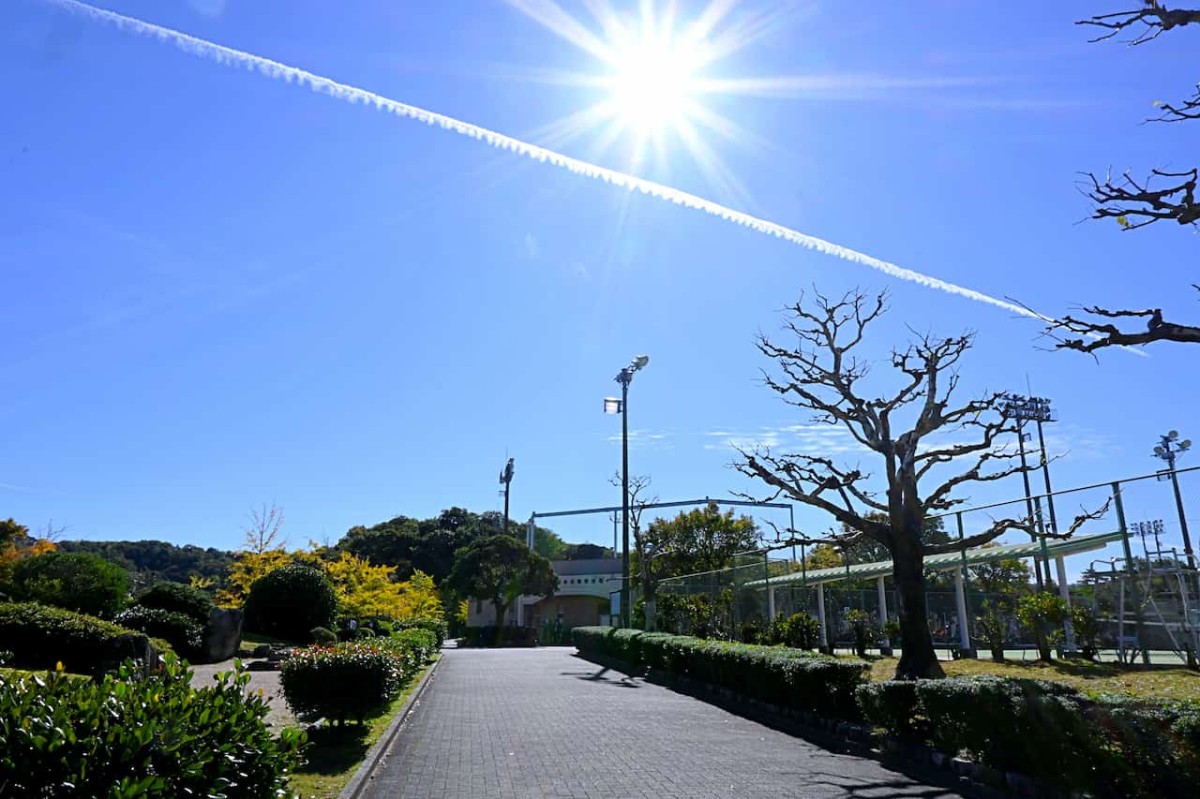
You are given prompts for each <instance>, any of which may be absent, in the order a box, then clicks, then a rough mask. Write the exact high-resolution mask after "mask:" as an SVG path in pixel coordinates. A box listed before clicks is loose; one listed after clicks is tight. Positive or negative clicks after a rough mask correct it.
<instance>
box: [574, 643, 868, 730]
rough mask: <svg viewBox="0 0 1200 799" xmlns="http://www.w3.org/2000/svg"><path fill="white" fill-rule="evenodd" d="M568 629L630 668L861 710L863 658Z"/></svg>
mask: <svg viewBox="0 0 1200 799" xmlns="http://www.w3.org/2000/svg"><path fill="white" fill-rule="evenodd" d="M572 633H573V638H574V641H575V645H576V646H577V647H578V648H579V650H580V652H581V653H583V654H585V655H587V654H598V655H604V656H607V657H612V658H616V659H619V660H621V661H623V662H624V663H626V664H628V666H629V667H630V668H632V669H639V668H643V667H647V666H648V667H650V668H652V669H661V670H663V671H664V672H666V673H669V674H673V675H677V676H682V677H686V678H688V679H690V680H694V681H696V682H699V683H706V684H708V685H713V686H717V687H721V688H728V689H729V690H731V691H733V692H735V693H737V694H741V695H742V696H745V697H749V698H751V699H758V700H760V701H763V702H768V703H770V704H774V705H778V706H780V707H785V708H791V709H797V710H810V711H814V712H817V713H824V714H827V715H830V716H835V717H838V718H846V719H854V718H857V717H858V715H859V712H858V705H857V703H856V701H855V696H854V692H855V689H857V688H858V686H859V685H861V684H863V682H864V681H865V680H866V673H867V668H868V667H867V665H866V664H865V663H859V662H850V661H845V660H838V659H835V658H831V657H824V656H817V655H813V654H811V653H809V652H805V651H803V650H798V649H790V648H786V647H771V646H754V645H750V644H734V643H730V642H727V641H705V640H702V639H698V638H692V637H690V636H683V635H669V634H666V633H644V632H642V631H640V630H613V629H609V628H606V627H577V628H575V630H573V631H572Z"/></svg>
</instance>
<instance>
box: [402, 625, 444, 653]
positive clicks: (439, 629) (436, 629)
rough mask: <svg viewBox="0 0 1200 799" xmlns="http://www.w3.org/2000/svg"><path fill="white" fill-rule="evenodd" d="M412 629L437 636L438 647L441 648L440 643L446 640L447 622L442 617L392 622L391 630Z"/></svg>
mask: <svg viewBox="0 0 1200 799" xmlns="http://www.w3.org/2000/svg"><path fill="white" fill-rule="evenodd" d="M412 629H418V630H428V631H429V632H431V633H433V634H434V635H435V636H436V637H437V648H438V649H441V648H442V643H443V642H444V641H445V640H446V632H447V624H446V622H445V621H443V620H442V619H404V620H402V621H394V622H392V630H393V631H395V632H400V631H401V630H412Z"/></svg>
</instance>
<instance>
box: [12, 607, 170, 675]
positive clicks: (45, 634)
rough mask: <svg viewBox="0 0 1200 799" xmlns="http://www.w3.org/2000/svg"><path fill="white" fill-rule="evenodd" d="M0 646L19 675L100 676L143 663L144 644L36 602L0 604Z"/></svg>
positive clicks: (128, 633)
mask: <svg viewBox="0 0 1200 799" xmlns="http://www.w3.org/2000/svg"><path fill="white" fill-rule="evenodd" d="M0 641H2V642H3V644H4V648H5V649H7V650H10V651H11V652H12V655H13V657H12V663H11V665H12V666H14V667H16V668H19V669H33V670H41V669H46V670H53V669H54V668H55V666H56V665H57V664H58V663H62V664H63V668H65V669H66V670H67V671H70V672H74V673H77V674H100V673H102V672H104V671H106V670H109V669H112V668H115V667H116V666H117V665H118V664H120V663H121V661H123V660H125V659H126V658H133V659H140V660H147V659H149V657H150V655H151V652H150V645H151V642H150V639H149V638H148V637H147V636H146V635H145V634H144V633H140V632H135V631H134V630H130V629H128V628H126V627H121V626H120V625H117V624H113V623H112V622H108V621H103V620H101V619H97V618H95V617H93V616H85V615H83V614H82V613H73V612H72V611H69V610H62V609H61V608H52V607H49V606H47V605H39V604H38V603H36V602H0Z"/></svg>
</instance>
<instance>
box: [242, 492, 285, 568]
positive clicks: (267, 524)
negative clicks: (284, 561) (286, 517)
mask: <svg viewBox="0 0 1200 799" xmlns="http://www.w3.org/2000/svg"><path fill="white" fill-rule="evenodd" d="M249 516H250V524H249V525H248V526H247V527H246V529H245V530H243V531H242V532H243V533H245V535H246V551H247V552H253V553H254V554H255V555H261V554H263V553H264V552H270V551H271V550H275V549H282V548H283V547H284V545H286V544H287V539H285V538H282V537H281V536H280V535H279V530H280V528H282V527H283V508H281V507H279V506H278V505H276V504H275V503H274V502H272V503H271V504H270V505H267V504H266V503H265V502H264V503H263V504H262V507H259V508H253V509H251V511H250V514H249Z"/></svg>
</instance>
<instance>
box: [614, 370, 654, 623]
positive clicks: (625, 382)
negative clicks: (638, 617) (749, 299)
mask: <svg viewBox="0 0 1200 799" xmlns="http://www.w3.org/2000/svg"><path fill="white" fill-rule="evenodd" d="M648 363H650V357H649V356H648V355H639V356H637V357H636V358H634V359H633V360H632V361H630V362H629V365H628V366H626V367H625V368H624V369H622V370H621V371H619V372H617V377H616V381H617V382H618V383H620V384H621V398H620V399H619V400H618V399H616V398H615V397H605V398H604V412H605V413H619V414H621V626H622V627H626V628H628V627H629V622H630V610H631V608H630V607H629V384H630V383H632V382H633V375H634V373H635V372H637V371H639V370H641V369H642V368H644V367H645V366H646V364H648Z"/></svg>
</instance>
